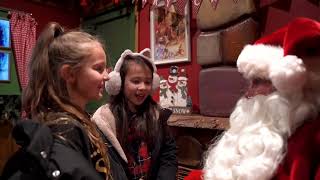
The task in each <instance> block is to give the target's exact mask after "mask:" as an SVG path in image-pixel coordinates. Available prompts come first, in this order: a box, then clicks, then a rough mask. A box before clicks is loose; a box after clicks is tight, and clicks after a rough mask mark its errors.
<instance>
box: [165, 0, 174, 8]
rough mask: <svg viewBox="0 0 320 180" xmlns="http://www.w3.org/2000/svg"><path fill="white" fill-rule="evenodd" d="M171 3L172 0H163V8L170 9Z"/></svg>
mask: <svg viewBox="0 0 320 180" xmlns="http://www.w3.org/2000/svg"><path fill="white" fill-rule="evenodd" d="M171 4H172V0H165V8H166V9H170V7H171Z"/></svg>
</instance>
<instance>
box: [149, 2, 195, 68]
mask: <svg viewBox="0 0 320 180" xmlns="http://www.w3.org/2000/svg"><path fill="white" fill-rule="evenodd" d="M174 3H175V2H173V3H172V5H171V6H170V8H168V9H166V8H165V5H164V4H165V3H164V1H160V2H159V3H158V5H157V7H154V8H152V9H151V10H150V36H151V38H150V44H151V58H152V60H153V61H154V62H155V64H156V65H158V64H172V63H180V62H189V61H191V56H190V25H189V24H190V13H189V3H188V2H187V4H186V6H185V10H184V14H183V15H180V14H178V13H177V12H175V9H174V5H173V4H174Z"/></svg>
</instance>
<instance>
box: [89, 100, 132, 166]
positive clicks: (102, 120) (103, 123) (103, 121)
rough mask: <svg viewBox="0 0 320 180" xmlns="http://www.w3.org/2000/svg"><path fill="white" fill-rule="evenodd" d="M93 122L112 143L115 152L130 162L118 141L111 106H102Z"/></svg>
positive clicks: (94, 116) (94, 115)
mask: <svg viewBox="0 0 320 180" xmlns="http://www.w3.org/2000/svg"><path fill="white" fill-rule="evenodd" d="M92 121H94V122H95V123H96V124H97V126H98V128H99V129H100V130H101V131H102V132H103V134H104V135H105V136H106V138H107V139H108V140H109V141H110V143H111V144H112V146H113V147H114V148H115V150H116V151H117V152H118V153H119V155H120V156H121V158H122V159H123V160H124V161H125V162H128V160H127V157H126V155H125V153H124V151H123V149H122V147H121V145H120V142H119V141H118V139H117V135H116V134H117V133H116V132H117V131H116V121H115V118H114V116H113V114H112V112H111V111H110V109H109V105H108V104H106V105H103V106H101V107H100V108H99V109H98V110H97V111H96V112H95V113H94V114H93V116H92Z"/></svg>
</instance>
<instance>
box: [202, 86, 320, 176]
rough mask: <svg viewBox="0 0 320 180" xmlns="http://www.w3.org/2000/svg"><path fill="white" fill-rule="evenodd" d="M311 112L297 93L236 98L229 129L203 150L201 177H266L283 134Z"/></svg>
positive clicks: (276, 159)
mask: <svg viewBox="0 0 320 180" xmlns="http://www.w3.org/2000/svg"><path fill="white" fill-rule="evenodd" d="M314 112H315V111H314V106H313V105H312V104H310V103H307V102H305V100H304V98H303V96H302V95H299V94H297V95H292V96H291V97H284V96H282V95H281V94H280V93H278V92H274V93H272V94H270V95H268V96H262V95H258V96H255V97H253V98H251V99H247V98H242V99H240V100H239V101H238V103H237V105H236V107H235V110H234V111H233V113H232V114H231V116H230V129H228V130H227V131H226V132H225V133H224V134H223V135H222V137H221V139H219V140H217V142H216V143H215V144H212V145H211V147H210V148H209V150H208V152H207V156H206V158H205V166H204V177H205V179H206V180H215V179H217V180H233V179H236V180H257V179H259V180H264V179H270V178H271V177H272V176H273V174H274V172H275V171H276V169H277V167H278V165H279V163H280V162H281V160H282V157H283V156H284V154H285V149H286V142H287V138H288V137H289V136H290V135H291V134H292V133H293V132H294V130H295V129H296V128H297V127H298V126H299V125H300V124H301V122H303V121H304V120H305V119H306V118H308V117H309V115H311V114H313V113H314ZM297 115H299V116H297Z"/></svg>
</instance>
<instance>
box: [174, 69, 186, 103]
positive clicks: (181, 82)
mask: <svg viewBox="0 0 320 180" xmlns="http://www.w3.org/2000/svg"><path fill="white" fill-rule="evenodd" d="M177 80H178V82H177V89H178V92H177V99H176V102H175V105H176V106H180V107H187V97H188V87H187V84H188V77H187V74H186V70H185V69H181V71H180V74H179V77H178V79H177Z"/></svg>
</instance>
